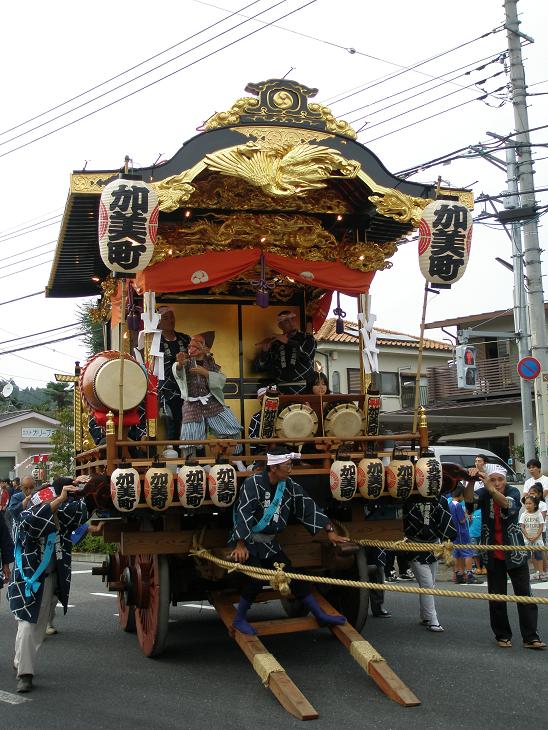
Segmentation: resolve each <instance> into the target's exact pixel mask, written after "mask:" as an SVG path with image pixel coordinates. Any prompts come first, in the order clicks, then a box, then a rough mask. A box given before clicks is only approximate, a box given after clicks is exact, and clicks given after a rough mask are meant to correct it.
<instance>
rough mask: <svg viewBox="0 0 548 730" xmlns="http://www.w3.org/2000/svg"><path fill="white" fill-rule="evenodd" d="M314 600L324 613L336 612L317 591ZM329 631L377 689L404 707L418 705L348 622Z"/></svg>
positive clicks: (415, 698)
mask: <svg viewBox="0 0 548 730" xmlns="http://www.w3.org/2000/svg"><path fill="white" fill-rule="evenodd" d="M313 593H314V596H315V597H316V600H317V601H318V603H319V604H320V606H321V607H322V608H323V610H324V611H325V612H326V613H337V612H336V611H335V610H334V608H333V606H332V605H331V604H330V603H329V602H328V601H326V599H325V598H324V597H323V596H322V595H320V593H318V592H317V591H313ZM329 628H330V629H331V633H332V634H333V635H334V636H336V638H337V639H338V640H339V641H340V642H341V644H342V645H343V646H344V647H346V648H347V649H348V651H349V652H350V654H351V656H352V657H353V658H354V659H355V660H356V661H357V662H358V664H359V665H360V666H361V667H362V669H364V670H365V671H366V672H367V674H368V675H369V676H370V677H371V679H372V680H373V681H374V682H375V683H376V685H377V686H378V687H379V689H380V690H381V691H382V692H384V694H385V695H386V696H387V697H389V698H390V699H391V700H394V702H397V703H398V704H399V705H403V706H404V707H416V706H417V705H420V703H421V702H420V700H419V698H418V697H417V696H416V695H415V694H414V693H413V692H412V691H411V690H410V689H409V687H407V685H405V684H404V683H403V682H402V681H401V679H400V678H399V677H398V675H397V674H396V673H395V672H394V671H393V670H392V669H391V667H390V665H389V664H388V662H387V661H386V660H385V659H383V657H381V656H380V654H378V653H377V652H376V651H375V649H374V648H373V646H372V645H371V644H370V643H369V642H368V641H365V639H364V638H363V636H362V635H361V634H359V633H358V632H357V631H356V629H355V628H354V627H353V626H351V625H350V624H349V623H348V622H347V623H346V624H343V625H342V626H330V627H329Z"/></svg>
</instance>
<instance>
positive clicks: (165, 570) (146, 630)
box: [135, 555, 170, 657]
mask: <svg viewBox="0 0 548 730" xmlns="http://www.w3.org/2000/svg"><path fill="white" fill-rule="evenodd" d="M135 563H136V568H137V569H138V570H139V571H140V578H139V580H140V581H141V582H142V585H141V586H140V587H138V588H137V591H138V593H140V594H141V596H142V599H143V600H141V601H139V602H138V604H139V603H140V604H141V607H139V605H138V606H137V607H136V609H135V624H136V628H137V639H138V641H139V645H140V646H141V649H142V650H143V654H144V655H145V656H149V657H154V656H159V655H160V654H161V653H162V652H163V650H164V647H165V643H166V638H167V629H168V621H169V600H170V589H169V564H168V561H167V557H166V556H165V555H138V556H137V557H136V559H135Z"/></svg>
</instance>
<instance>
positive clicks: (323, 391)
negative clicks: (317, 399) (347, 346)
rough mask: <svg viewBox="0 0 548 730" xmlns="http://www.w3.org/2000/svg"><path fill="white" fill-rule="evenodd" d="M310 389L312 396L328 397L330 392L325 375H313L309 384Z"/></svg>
mask: <svg viewBox="0 0 548 730" xmlns="http://www.w3.org/2000/svg"><path fill="white" fill-rule="evenodd" d="M311 385H312V388H311V392H312V393H313V394H314V395H322V396H323V395H329V394H330V393H331V391H330V390H329V380H328V379H327V375H326V374H325V373H322V372H320V373H314V375H313V376H312V382H311Z"/></svg>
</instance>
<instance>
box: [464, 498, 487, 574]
mask: <svg viewBox="0 0 548 730" xmlns="http://www.w3.org/2000/svg"><path fill="white" fill-rule="evenodd" d="M468 532H469V533H470V542H471V543H472V544H474V545H480V543H481V509H480V508H479V507H476V509H475V510H474V512H473V513H472V519H471V521H470V524H469V525H468ZM474 559H475V563H476V575H486V574H487V569H486V568H485V561H484V558H483V552H482V551H481V550H478V551H477V552H476V554H475V556H474Z"/></svg>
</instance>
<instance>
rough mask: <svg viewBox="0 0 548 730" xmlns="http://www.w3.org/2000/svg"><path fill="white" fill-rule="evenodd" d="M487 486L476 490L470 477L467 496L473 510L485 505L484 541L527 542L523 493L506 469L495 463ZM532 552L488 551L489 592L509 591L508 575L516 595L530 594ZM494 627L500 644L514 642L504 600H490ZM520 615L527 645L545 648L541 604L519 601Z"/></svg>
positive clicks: (522, 634) (504, 647)
mask: <svg viewBox="0 0 548 730" xmlns="http://www.w3.org/2000/svg"><path fill="white" fill-rule="evenodd" d="M481 478H482V480H483V483H484V484H485V487H484V488H483V489H480V490H479V491H478V492H476V493H474V482H473V481H469V482H468V483H467V485H466V488H465V493H464V499H465V501H466V506H467V509H468V511H469V512H470V511H471V510H472V508H473V506H474V504H477V505H478V506H479V507H480V508H481V516H482V543H483V544H486V545H524V540H523V533H522V532H521V529H520V527H519V525H518V517H519V510H520V493H519V490H518V489H516V487H512V486H510V485H509V484H507V483H506V470H505V469H504V468H503V467H502V466H501V467H498V466H497V467H495V469H493V471H492V472H491V473H490V474H485V473H482V474H481ZM527 563H528V555H527V553H526V552H523V551H517V550H516V551H508V552H504V551H502V550H493V551H489V552H488V553H487V590H488V591H489V593H503V594H505V593H507V590H508V577H509V578H510V580H511V581H512V586H513V588H514V594H515V595H516V596H530V595H531V583H530V580H529V567H528V564H527ZM489 615H490V620H491V628H492V630H493V633H494V635H495V640H496V642H497V646H499V647H501V648H502V649H506V648H509V647H511V646H512V629H511V627H510V622H509V621H508V609H507V605H506V603H504V602H502V601H489ZM518 616H519V626H520V632H521V636H522V639H523V646H524V647H525V648H526V649H545V648H546V644H545V643H544V642H543V641H541V640H540V638H539V635H538V633H537V622H538V606H537V605H536V604H534V603H518Z"/></svg>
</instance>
